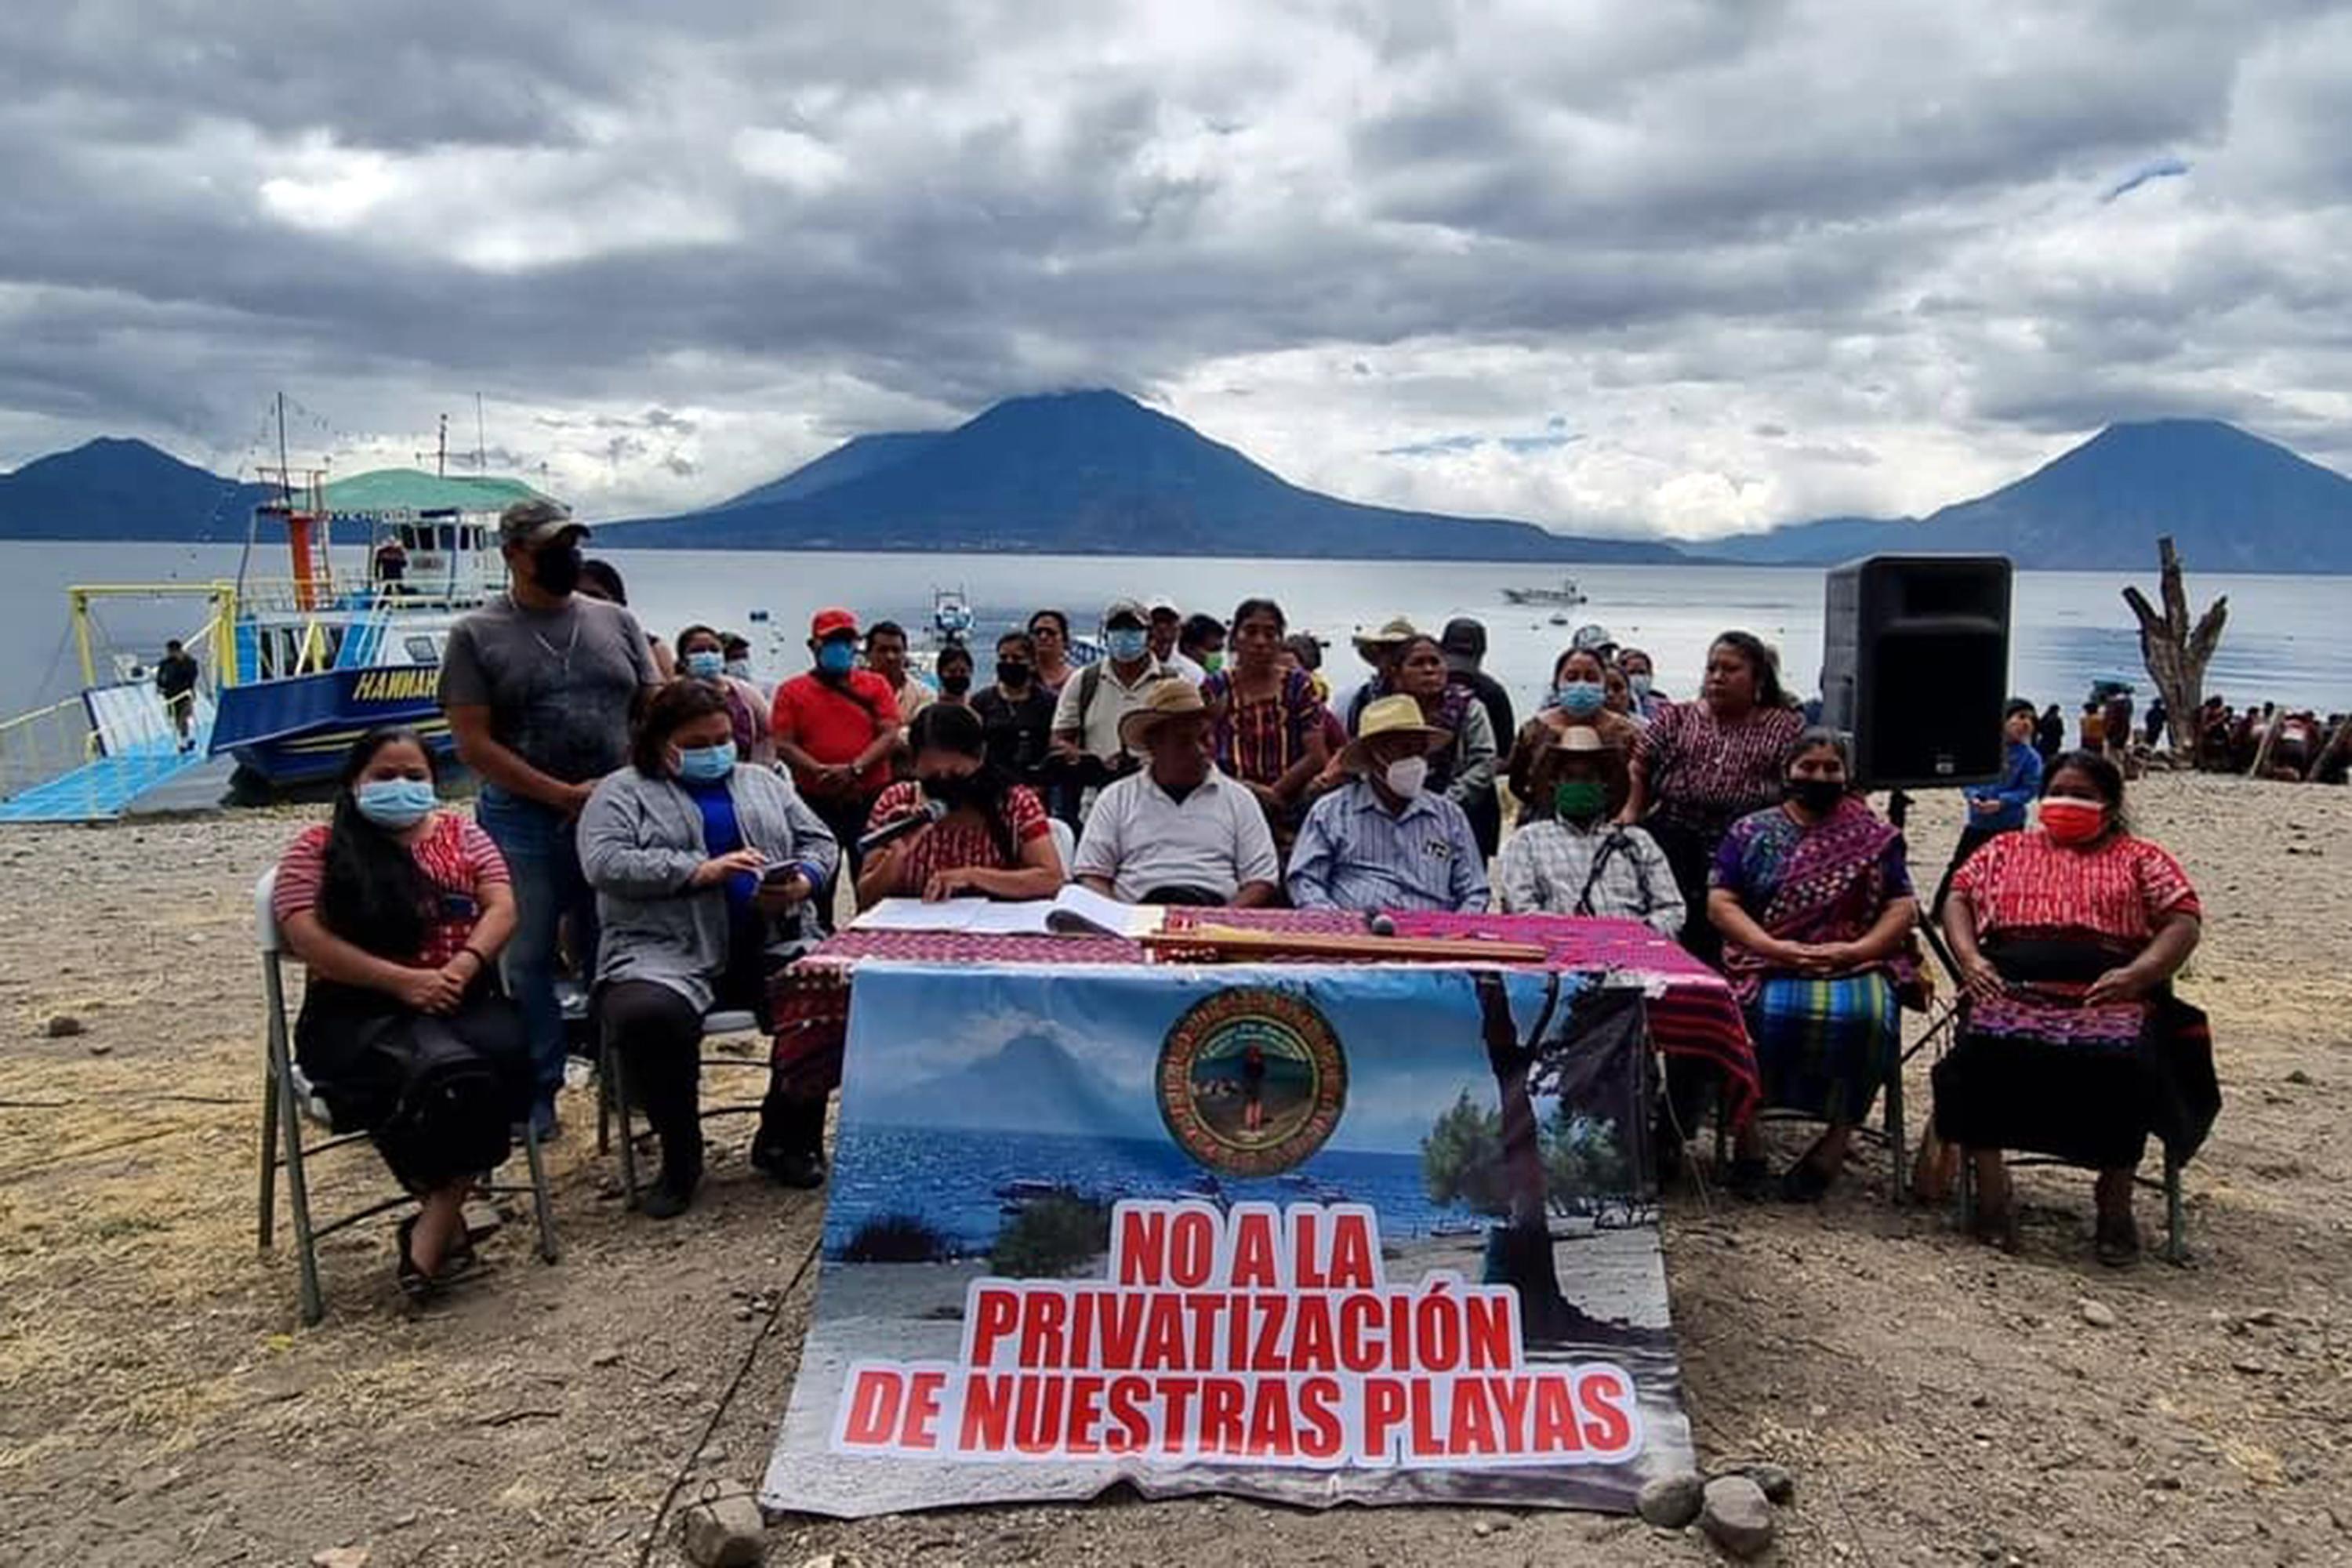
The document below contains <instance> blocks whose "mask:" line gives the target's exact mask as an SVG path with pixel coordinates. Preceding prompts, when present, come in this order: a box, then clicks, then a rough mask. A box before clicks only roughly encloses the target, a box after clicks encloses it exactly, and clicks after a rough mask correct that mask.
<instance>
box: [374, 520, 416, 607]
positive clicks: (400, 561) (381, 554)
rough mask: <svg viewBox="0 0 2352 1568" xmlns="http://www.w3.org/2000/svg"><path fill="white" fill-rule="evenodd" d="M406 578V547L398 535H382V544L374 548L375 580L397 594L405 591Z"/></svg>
mask: <svg viewBox="0 0 2352 1568" xmlns="http://www.w3.org/2000/svg"><path fill="white" fill-rule="evenodd" d="M407 576H408V546H406V545H405V544H403V543H402V542H400V536H399V535H398V534H386V535H384V540H383V543H382V544H379V545H377V546H376V547H375V580H376V581H377V582H379V583H381V584H383V585H384V586H385V587H386V588H388V589H390V590H391V591H392V592H394V593H395V594H398V593H404V592H405V591H406V589H405V586H404V579H405V578H406V577H407Z"/></svg>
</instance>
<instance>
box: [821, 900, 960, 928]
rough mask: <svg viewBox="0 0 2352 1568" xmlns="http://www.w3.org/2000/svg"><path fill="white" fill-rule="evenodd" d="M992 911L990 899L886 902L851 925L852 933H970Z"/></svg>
mask: <svg viewBox="0 0 2352 1568" xmlns="http://www.w3.org/2000/svg"><path fill="white" fill-rule="evenodd" d="M988 909H989V902H988V900H986V899H948V900H943V901H942V902H940V903H936V904H927V903H925V902H923V900H920V899H885V900H882V901H881V902H880V903H878V904H876V905H875V906H874V907H873V908H872V909H870V910H866V912H865V913H864V914H861V915H859V916H858V917H857V918H856V920H854V921H850V922H849V926H850V929H851V930H852V931H969V930H971V922H972V921H973V920H974V919H975V918H977V917H978V916H980V915H982V914H983V913H985V912H986V911H987V910H988Z"/></svg>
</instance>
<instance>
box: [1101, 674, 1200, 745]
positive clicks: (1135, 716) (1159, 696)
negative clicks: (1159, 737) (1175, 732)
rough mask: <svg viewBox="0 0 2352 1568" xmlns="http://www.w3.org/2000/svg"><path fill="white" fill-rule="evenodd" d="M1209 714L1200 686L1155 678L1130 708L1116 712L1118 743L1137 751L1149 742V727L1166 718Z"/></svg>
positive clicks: (1172, 677) (1181, 680) (1173, 678)
mask: <svg viewBox="0 0 2352 1568" xmlns="http://www.w3.org/2000/svg"><path fill="white" fill-rule="evenodd" d="M1208 716H1209V705H1208V704H1207V703H1206V702H1203V701H1202V700H1201V689H1200V688H1199V687H1197V686H1195V685H1193V684H1192V682H1191V681H1189V680H1185V679H1181V677H1176V676H1171V677H1170V678H1169V679H1165V680H1155V681H1153V682H1152V683H1151V684H1150V686H1149V687H1147V688H1145V689H1144V693H1143V696H1142V698H1141V699H1140V700H1138V702H1137V703H1136V705H1135V706H1134V707H1133V708H1131V709H1129V710H1128V711H1127V712H1125V713H1122V714H1120V715H1119V720H1118V743H1119V744H1120V745H1122V746H1125V747H1126V748H1127V749H1128V750H1129V751H1130V752H1139V751H1141V750H1143V748H1144V746H1145V745H1146V744H1147V743H1148V742H1150V738H1151V731H1152V730H1153V729H1154V728H1155V727H1156V726H1158V725H1160V724H1162V723H1164V722H1166V721H1168V720H1171V719H1206V718H1207V717H1208Z"/></svg>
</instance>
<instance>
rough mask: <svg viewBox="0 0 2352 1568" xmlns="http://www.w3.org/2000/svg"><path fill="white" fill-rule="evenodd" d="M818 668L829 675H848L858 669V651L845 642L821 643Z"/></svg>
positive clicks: (818, 646) (817, 659) (818, 653)
mask: <svg viewBox="0 0 2352 1568" xmlns="http://www.w3.org/2000/svg"><path fill="white" fill-rule="evenodd" d="M816 667H817V668H819V669H821V670H823V671H824V672H825V673H826V674H827V675H847V674H848V673H849V672H850V671H851V670H853V669H855V668H857V650H856V648H855V647H851V646H850V645H849V644H848V643H845V642H829V643H820V644H818V645H817V650H816Z"/></svg>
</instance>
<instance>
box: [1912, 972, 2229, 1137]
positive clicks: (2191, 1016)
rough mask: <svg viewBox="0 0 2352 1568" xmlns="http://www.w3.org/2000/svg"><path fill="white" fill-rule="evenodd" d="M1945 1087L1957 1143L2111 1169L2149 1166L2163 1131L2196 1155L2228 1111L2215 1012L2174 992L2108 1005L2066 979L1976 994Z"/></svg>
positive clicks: (1942, 1120)
mask: <svg viewBox="0 0 2352 1568" xmlns="http://www.w3.org/2000/svg"><path fill="white" fill-rule="evenodd" d="M1995 962H1996V963H1997V964H2000V956H1999V955H1995ZM2099 962H2103V963H2113V962H2116V960H2115V957H2114V955H2112V954H2109V955H2104V956H2103V957H2102V958H2101V959H2100V960H2099ZM2000 966H2001V967H2002V969H2003V973H2010V972H2011V967H2012V966H2011V965H2008V964H2001V965H2000ZM2084 967H2085V968H2088V967H2089V965H2088V964H2085V965H2084ZM2074 984H2075V985H2077V986H2079V984H2080V983H2079V982H2075V983H2074ZM1935 1085H1936V1131H1937V1133H1938V1134H1939V1135H1941V1136H1942V1137H1943V1138H1945V1139H1946V1140H1948V1142H1954V1143H1958V1144H1961V1145H1963V1146H1965V1147H1968V1148H1973V1149H2013V1150H2018V1151H2021V1152H2031V1153H2037V1154H2050V1155H2054V1156H2056V1157H2057V1158H2059V1159H2061V1160H2064V1161H2066V1162H2068V1163H2073V1164H2078V1165H2087V1166H2091V1167H2094V1168H2095V1169H2099V1170H2122V1169H2126V1168H2128V1167H2130V1166H2134V1165H2137V1164H2138V1163H2139V1162H2140V1158H2141V1156H2142V1155H2144V1154H2145V1153H2146V1152H2147V1140H2148V1137H2149V1135H2150V1134H2151V1133H2152V1134H2154V1135H2155V1136H2156V1137H2157V1138H2158V1140H2159V1141H2161V1142H2162V1143H2163V1144H2164V1147H2165V1151H2166V1152H2167V1153H2168V1154H2169V1155H2170V1156H2171V1157H2172V1158H2173V1159H2175V1160H2176V1161H2181V1162H2186V1161H2187V1160H2188V1159H2189V1157H2190V1156H2191V1155H2193V1154H2195V1153H2196V1152H2197V1150H2198V1147H2199V1145H2200V1144H2201V1143H2203V1142H2204V1141H2205V1135H2206V1134H2207V1133H2208V1132H2209V1131H2211V1130H2212V1127H2213V1119H2214V1118H2215V1116H2217V1115H2218V1114H2220V1112H2221V1083H2220V1080H2219V1079H2216V1078H2215V1076H2214V1073H2213V1041H2212V1035H2211V1033H2210V1030H2209V1029H2208V1028H2207V1026H2206V1021H2205V1015H2204V1014H2203V1013H2201V1012H2199V1011H2198V1010H2197V1009H2196V1008H2194V1007H2191V1006H2190V1005H2188V1004H2187V1003H2185V1002H2182V1001H2179V1000H2178V999H2177V998H2175V997H2172V996H2170V995H2164V996H2160V997H2158V998H2156V999H2154V1000H2151V1001H2147V1002H2126V1003H2116V1004H2112V1005H2103V1006H2097V1007H2086V1006H2084V1005H2082V1004H2081V1002H2080V1001H2079V1000H2078V999H2076V998H2075V997H2074V996H2073V995H2069V994H2065V992H2064V991H2063V990H2061V989H2059V988H2057V987H2056V986H2052V987H2050V988H2048V989H2043V990H2038V991H2032V992H2028V991H2018V992H2012V993H2011V994H2007V995H2004V996H2001V997H2000V998H1997V999H1995V1000H1993V1001H1990V1002H1986V1001H1979V1000H1975V999H1973V998H1972V999H1971V1000H1970V1001H1969V1003H1968V1005H1967V1007H1966V1010H1965V1011H1964V1012H1963V1014H1962V1016H1961V1025H1960V1031H1959V1038H1958V1043H1957V1044H1956V1045H1955V1046H1954V1047H1952V1049H1951V1051H1950V1053H1949V1054H1948V1055H1947V1056H1946V1057H1945V1058H1944V1059H1943V1060H1942V1061H1940V1062H1937V1064H1936V1071H1935Z"/></svg>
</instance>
